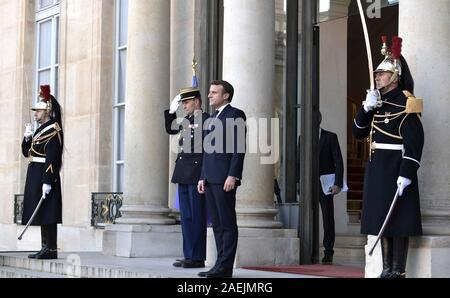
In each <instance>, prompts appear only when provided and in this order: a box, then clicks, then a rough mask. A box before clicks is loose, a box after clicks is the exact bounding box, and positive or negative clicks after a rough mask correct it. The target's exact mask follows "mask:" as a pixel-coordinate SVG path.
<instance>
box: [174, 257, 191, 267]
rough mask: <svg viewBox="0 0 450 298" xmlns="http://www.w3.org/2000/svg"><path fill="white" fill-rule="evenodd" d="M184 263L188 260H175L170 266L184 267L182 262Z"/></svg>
mask: <svg viewBox="0 0 450 298" xmlns="http://www.w3.org/2000/svg"><path fill="white" fill-rule="evenodd" d="M186 261H188V260H186V259H183V260H176V261H175V262H174V263H173V264H172V266H173V267H178V268H179V267H183V265H184V262H186Z"/></svg>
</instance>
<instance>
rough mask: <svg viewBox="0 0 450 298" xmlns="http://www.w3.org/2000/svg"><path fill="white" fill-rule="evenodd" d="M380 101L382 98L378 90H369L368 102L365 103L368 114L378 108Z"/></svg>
mask: <svg viewBox="0 0 450 298" xmlns="http://www.w3.org/2000/svg"><path fill="white" fill-rule="evenodd" d="M380 99H381V96H380V91H378V89H373V90H367V95H366V101H364V110H365V111H366V112H369V111H372V110H373V109H374V108H375V107H377V106H378V100H380ZM380 106H381V105H380ZM380 106H378V107H380Z"/></svg>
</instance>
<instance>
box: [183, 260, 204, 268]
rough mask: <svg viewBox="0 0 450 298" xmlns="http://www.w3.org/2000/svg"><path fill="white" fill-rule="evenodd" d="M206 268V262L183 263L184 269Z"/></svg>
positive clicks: (188, 261)
mask: <svg viewBox="0 0 450 298" xmlns="http://www.w3.org/2000/svg"><path fill="white" fill-rule="evenodd" d="M204 267H205V261H193V260H186V261H185V262H184V263H183V268H204Z"/></svg>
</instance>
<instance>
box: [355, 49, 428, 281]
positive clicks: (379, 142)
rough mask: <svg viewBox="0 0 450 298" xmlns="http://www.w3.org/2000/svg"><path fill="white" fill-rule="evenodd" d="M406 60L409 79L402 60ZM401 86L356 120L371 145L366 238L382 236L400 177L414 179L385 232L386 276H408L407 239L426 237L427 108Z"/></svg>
mask: <svg viewBox="0 0 450 298" xmlns="http://www.w3.org/2000/svg"><path fill="white" fill-rule="evenodd" d="M402 61H403V68H404V69H403V75H404V76H406V74H405V72H406V69H407V64H406V61H404V59H403V57H402ZM379 71H385V70H383V69H381V70H379ZM408 71H409V70H408ZM401 88H402V84H401V81H400V84H399V88H396V89H393V90H391V91H389V92H387V93H385V94H383V95H382V96H381V101H382V106H381V107H378V108H375V109H374V110H372V111H368V112H366V111H365V110H364V109H363V108H361V109H360V110H359V112H358V113H357V115H356V117H355V119H354V122H353V134H354V136H355V137H356V138H357V139H363V138H367V141H368V142H369V145H370V158H369V161H368V163H367V165H366V170H365V176H364V194H363V210H362V218H361V233H362V234H367V235H378V233H379V232H380V230H381V227H382V225H383V222H384V220H385V218H386V215H387V213H388V211H389V208H390V206H391V203H392V201H393V198H394V195H395V193H396V191H397V178H398V177H399V176H401V177H406V178H408V179H410V180H411V181H412V183H411V184H410V185H409V186H407V187H406V188H405V189H404V192H403V195H402V196H400V197H399V199H398V200H397V203H396V205H395V209H394V210H393V214H392V216H391V218H390V220H389V222H388V224H387V226H386V229H385V231H384V234H383V238H382V242H381V243H382V250H383V274H382V276H381V277H404V276H405V267H406V258H407V251H408V237H409V236H416V235H421V234H422V223H421V213H420V200H419V185H418V182H417V170H418V169H419V167H420V159H421V156H422V148H423V145H424V132H423V127H422V122H421V114H420V113H421V112H422V109H423V107H422V101H421V100H419V99H416V98H415V97H414V96H413V95H412V94H411V92H409V91H407V90H402V89H401Z"/></svg>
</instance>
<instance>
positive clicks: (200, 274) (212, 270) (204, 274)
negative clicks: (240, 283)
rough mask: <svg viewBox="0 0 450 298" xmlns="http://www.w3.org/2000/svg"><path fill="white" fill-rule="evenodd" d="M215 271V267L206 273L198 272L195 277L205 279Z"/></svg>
mask: <svg viewBox="0 0 450 298" xmlns="http://www.w3.org/2000/svg"><path fill="white" fill-rule="evenodd" d="M215 270H216V267H212V268H211V269H209V270H208V271H202V272H199V273H198V274H197V275H198V276H200V277H206V275H207V274H209V273H213V272H214V271H215Z"/></svg>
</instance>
